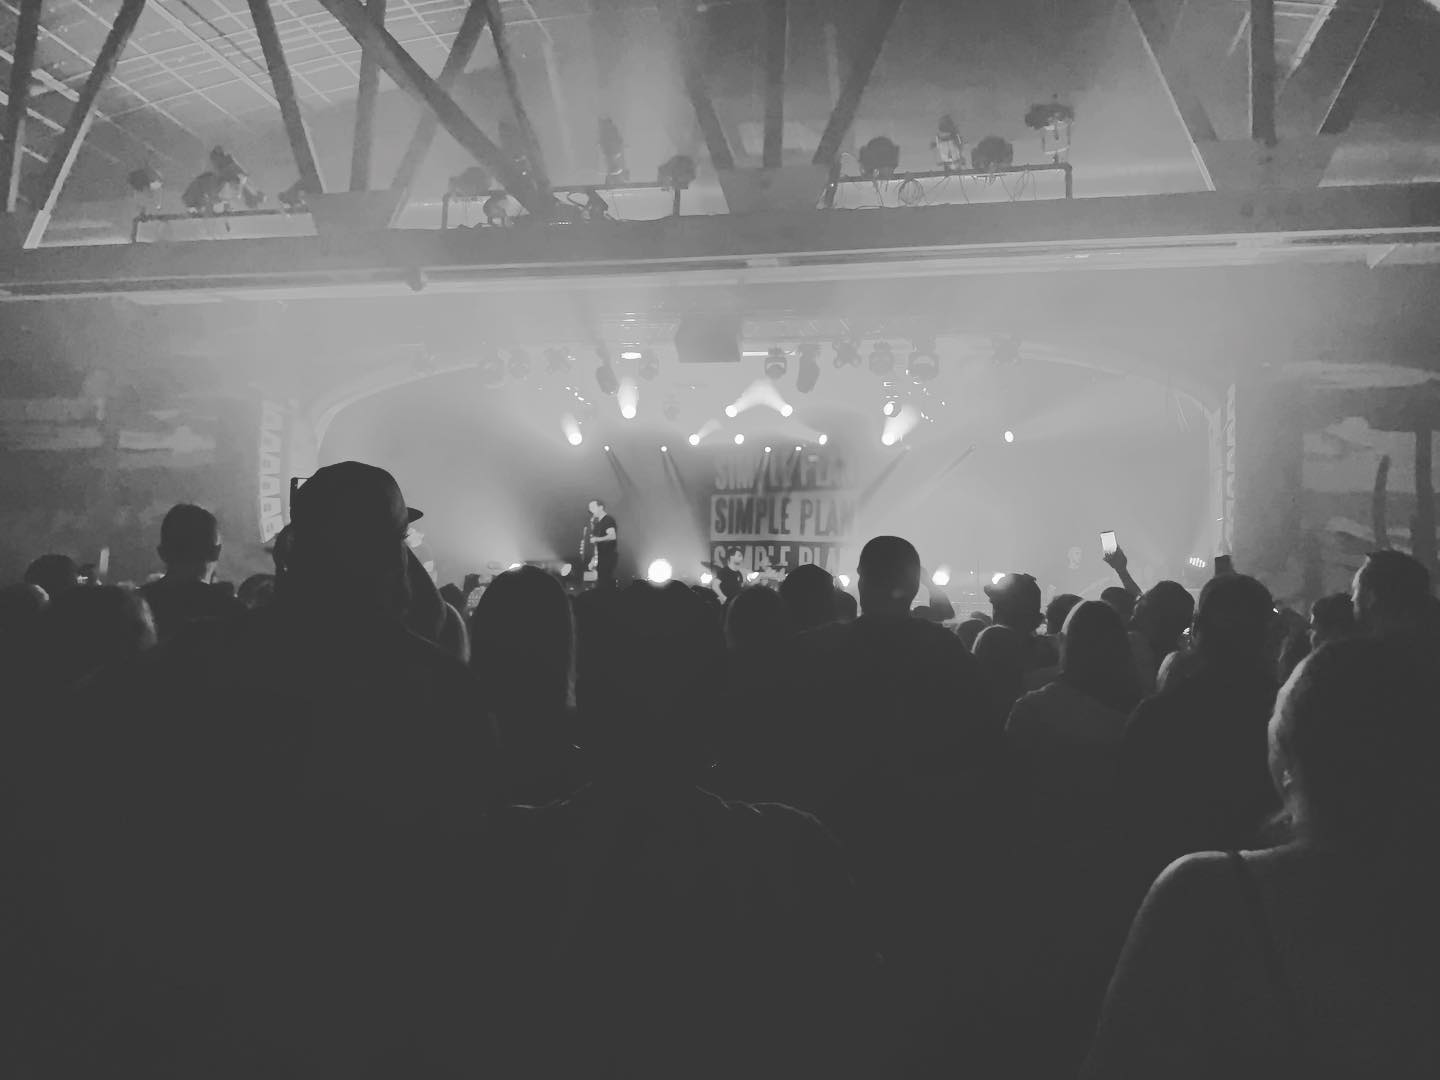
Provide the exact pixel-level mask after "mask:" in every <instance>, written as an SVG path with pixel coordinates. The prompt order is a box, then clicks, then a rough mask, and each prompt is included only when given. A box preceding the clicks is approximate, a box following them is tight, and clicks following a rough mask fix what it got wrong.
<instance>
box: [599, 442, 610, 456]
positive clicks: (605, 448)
mask: <svg viewBox="0 0 1440 1080" xmlns="http://www.w3.org/2000/svg"><path fill="white" fill-rule="evenodd" d="M601 449H602V450H604V451H605V452H606V453H607V454H608V453H609V452H610V444H609V443H606V444H605V445H604V446H603V447H601Z"/></svg>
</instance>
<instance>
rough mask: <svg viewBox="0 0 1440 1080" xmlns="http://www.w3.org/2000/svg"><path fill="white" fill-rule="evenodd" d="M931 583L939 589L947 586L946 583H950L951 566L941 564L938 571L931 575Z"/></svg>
mask: <svg viewBox="0 0 1440 1080" xmlns="http://www.w3.org/2000/svg"><path fill="white" fill-rule="evenodd" d="M930 583H931V584H932V585H934V586H935V587H936V588H938V589H943V588H945V586H946V585H949V584H950V568H949V567H948V566H941V567H939V568H938V569H936V571H935V572H934V573H933V574H931V575H930Z"/></svg>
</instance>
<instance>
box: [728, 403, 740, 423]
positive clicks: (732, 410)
mask: <svg viewBox="0 0 1440 1080" xmlns="http://www.w3.org/2000/svg"><path fill="white" fill-rule="evenodd" d="M725 415H726V416H728V417H730V419H731V420H734V419H735V417H737V416H739V415H740V410H739V409H737V408H736V407H735V406H734V405H726V406H725Z"/></svg>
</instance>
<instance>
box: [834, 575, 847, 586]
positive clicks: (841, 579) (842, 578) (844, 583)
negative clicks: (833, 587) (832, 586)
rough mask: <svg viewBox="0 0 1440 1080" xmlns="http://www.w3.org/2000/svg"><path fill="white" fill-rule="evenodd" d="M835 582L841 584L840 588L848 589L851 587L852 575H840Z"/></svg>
mask: <svg viewBox="0 0 1440 1080" xmlns="http://www.w3.org/2000/svg"><path fill="white" fill-rule="evenodd" d="M835 580H836V581H838V582H840V587H841V588H842V589H848V588H849V587H850V575H849V574H841V575H840V576H839V577H838V578H836V579H835Z"/></svg>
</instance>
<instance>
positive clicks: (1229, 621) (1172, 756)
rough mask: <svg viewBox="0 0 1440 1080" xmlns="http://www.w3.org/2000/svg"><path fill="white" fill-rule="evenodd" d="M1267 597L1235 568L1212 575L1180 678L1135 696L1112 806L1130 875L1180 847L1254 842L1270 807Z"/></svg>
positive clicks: (1271, 697) (1153, 869)
mask: <svg viewBox="0 0 1440 1080" xmlns="http://www.w3.org/2000/svg"><path fill="white" fill-rule="evenodd" d="M1273 618H1274V602H1273V601H1272V600H1271V598H1270V593H1269V591H1268V590H1267V589H1266V588H1265V586H1263V585H1261V584H1260V582H1258V581H1256V580H1255V579H1254V578H1251V577H1246V576H1244V575H1242V574H1229V575H1225V576H1223V577H1217V578H1212V579H1211V580H1210V581H1209V582H1207V583H1206V585H1205V588H1204V589H1203V590H1202V591H1201V593H1200V604H1199V607H1198V609H1197V611H1196V614H1195V631H1194V633H1195V659H1194V664H1193V667H1192V669H1191V670H1190V671H1189V672H1188V673H1187V674H1186V676H1185V677H1184V678H1182V679H1180V680H1178V681H1176V682H1174V683H1173V684H1172V685H1167V686H1166V688H1165V689H1164V690H1163V691H1161V692H1160V693H1159V694H1157V695H1156V696H1155V697H1152V698H1148V699H1147V700H1145V701H1144V702H1142V703H1141V704H1140V706H1139V708H1137V709H1136V710H1135V713H1134V715H1133V716H1132V717H1131V720H1130V724H1129V727H1128V728H1127V729H1126V732H1125V741H1124V744H1123V747H1122V752H1121V759H1120V796H1121V800H1122V801H1121V812H1122V813H1123V814H1124V815H1125V819H1126V827H1127V828H1128V829H1129V830H1131V831H1132V833H1133V835H1134V838H1135V844H1136V849H1135V852H1136V856H1137V859H1138V860H1139V861H1138V864H1137V873H1138V874H1139V875H1141V876H1142V877H1153V876H1154V875H1155V874H1156V873H1158V872H1159V870H1160V869H1161V868H1163V867H1164V866H1165V864H1166V863H1168V862H1170V861H1171V860H1172V859H1175V858H1178V857H1179V856H1181V855H1184V854H1185V853H1186V852H1190V851H1205V850H1211V849H1215V848H1222V849H1223V848H1231V847H1242V846H1244V845H1246V844H1251V843H1254V842H1256V840H1257V838H1258V837H1259V836H1260V830H1261V827H1262V825H1263V823H1264V821H1265V819H1266V817H1267V816H1268V815H1269V814H1270V813H1271V812H1273V811H1274V809H1275V799H1274V792H1273V791H1272V790H1271V787H1270V779H1269V775H1268V773H1267V771H1266V767H1265V723H1266V720H1267V718H1268V717H1269V715H1270V709H1271V706H1272V705H1273V704H1274V701H1275V676H1274V673H1273V672H1274V668H1273V667H1272V665H1271V660H1270V657H1269V656H1268V654H1267V633H1268V630H1269V626H1270V623H1271V620H1272V619H1273Z"/></svg>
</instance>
